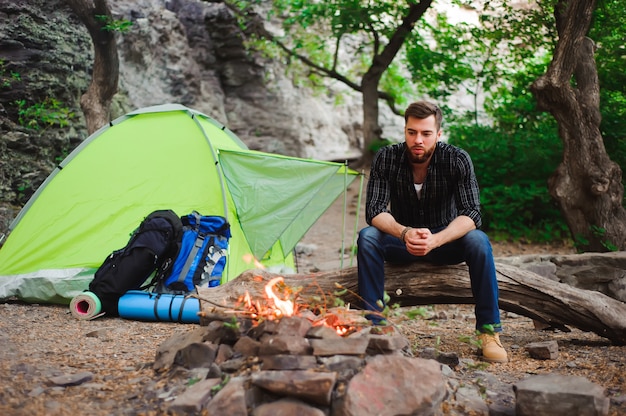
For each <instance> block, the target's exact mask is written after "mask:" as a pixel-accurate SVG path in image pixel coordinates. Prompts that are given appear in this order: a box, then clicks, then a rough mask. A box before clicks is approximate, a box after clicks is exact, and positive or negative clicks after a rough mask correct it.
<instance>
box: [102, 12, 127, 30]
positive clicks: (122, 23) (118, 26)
mask: <svg viewBox="0 0 626 416" xmlns="http://www.w3.org/2000/svg"><path fill="white" fill-rule="evenodd" d="M94 17H95V18H96V20H97V21H98V22H100V23H102V30H105V31H107V32H120V33H126V32H128V31H129V30H130V28H131V26H132V25H133V22H131V21H130V20H126V19H113V18H112V17H110V16H107V15H104V14H97V15H95V16H94Z"/></svg>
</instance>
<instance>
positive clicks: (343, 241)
mask: <svg viewBox="0 0 626 416" xmlns="http://www.w3.org/2000/svg"><path fill="white" fill-rule="evenodd" d="M347 201H348V161H347V160H346V161H344V169H343V210H342V215H341V229H342V232H341V252H340V262H339V270H343V253H344V250H345V249H346V247H345V244H346V210H347Z"/></svg>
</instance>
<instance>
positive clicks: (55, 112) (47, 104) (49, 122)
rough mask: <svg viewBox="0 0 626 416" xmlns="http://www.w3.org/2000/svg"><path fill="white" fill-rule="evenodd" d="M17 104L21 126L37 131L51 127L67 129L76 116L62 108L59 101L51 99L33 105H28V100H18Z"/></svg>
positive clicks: (66, 108)
mask: <svg viewBox="0 0 626 416" xmlns="http://www.w3.org/2000/svg"><path fill="white" fill-rule="evenodd" d="M15 104H16V105H17V108H18V117H19V118H18V121H19V123H20V125H22V126H25V127H29V128H32V129H35V130H40V129H42V128H45V127H50V126H58V127H66V126H68V125H69V122H70V120H71V119H72V118H74V116H75V114H74V112H73V111H72V110H71V109H69V108H68V107H63V106H61V103H60V102H59V101H58V100H56V99H54V98H51V97H48V98H46V99H45V100H44V101H43V102H39V103H35V104H32V105H27V103H26V100H18V101H16V103H15Z"/></svg>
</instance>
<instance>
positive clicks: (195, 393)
mask: <svg viewBox="0 0 626 416" xmlns="http://www.w3.org/2000/svg"><path fill="white" fill-rule="evenodd" d="M220 382H221V380H220V379H219V378H210V379H205V380H201V381H199V382H197V383H196V384H194V385H192V386H191V387H189V388H188V389H187V390H185V391H184V392H183V394H181V395H179V396H178V397H176V399H174V401H173V402H172V404H170V405H169V407H168V411H169V412H170V413H171V414H174V415H186V414H197V413H199V412H200V411H201V410H202V408H203V407H204V406H205V405H206V404H207V403H208V401H209V400H210V399H211V395H212V392H211V389H212V388H213V387H215V386H217V385H218V384H220Z"/></svg>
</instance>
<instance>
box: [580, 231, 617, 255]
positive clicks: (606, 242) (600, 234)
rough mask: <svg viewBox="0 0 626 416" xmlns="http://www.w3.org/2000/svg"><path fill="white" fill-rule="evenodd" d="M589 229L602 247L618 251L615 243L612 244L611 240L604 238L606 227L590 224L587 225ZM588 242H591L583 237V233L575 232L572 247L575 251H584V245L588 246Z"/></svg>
mask: <svg viewBox="0 0 626 416" xmlns="http://www.w3.org/2000/svg"><path fill="white" fill-rule="evenodd" d="M589 231H591V234H592V235H593V236H594V237H596V238H597V239H598V240H600V244H602V247H604V248H605V249H606V250H607V251H618V249H619V248H618V247H617V246H616V245H615V244H613V242H612V241H610V240H609V239H607V238H605V237H606V228H603V227H598V226H597V225H593V224H592V225H590V226H589ZM589 244H591V242H590V241H589V239H587V238H585V237H584V236H583V235H580V234H577V235H576V236H574V247H576V250H577V251H579V252H583V251H585V250H583V249H584V248H585V247H588V246H589Z"/></svg>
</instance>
